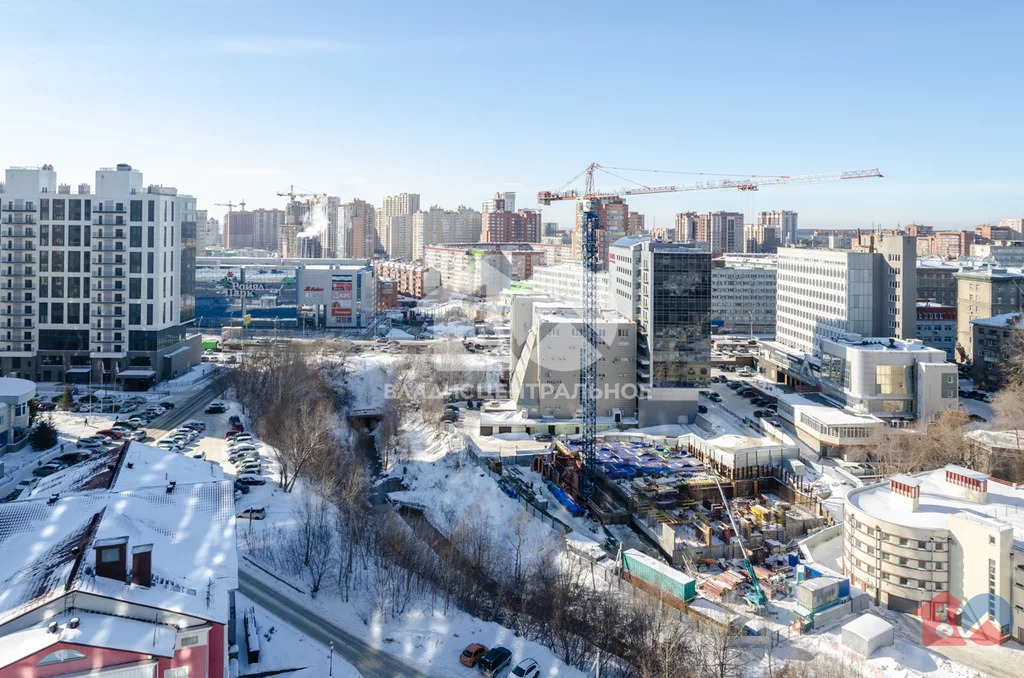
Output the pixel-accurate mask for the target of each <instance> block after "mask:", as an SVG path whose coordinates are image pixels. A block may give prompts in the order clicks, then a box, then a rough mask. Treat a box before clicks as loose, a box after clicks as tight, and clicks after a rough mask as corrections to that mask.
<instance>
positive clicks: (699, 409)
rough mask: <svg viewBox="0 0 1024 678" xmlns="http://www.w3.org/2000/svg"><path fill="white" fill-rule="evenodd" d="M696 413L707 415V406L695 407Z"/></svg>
mask: <svg viewBox="0 0 1024 678" xmlns="http://www.w3.org/2000/svg"><path fill="white" fill-rule="evenodd" d="M697 411H698V412H700V413H701V414H707V413H708V406H707V405H697Z"/></svg>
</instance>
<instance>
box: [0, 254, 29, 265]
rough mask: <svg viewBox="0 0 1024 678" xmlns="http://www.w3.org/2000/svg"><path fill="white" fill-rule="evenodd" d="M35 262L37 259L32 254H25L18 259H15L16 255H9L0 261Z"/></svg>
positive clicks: (11, 262)
mask: <svg viewBox="0 0 1024 678" xmlns="http://www.w3.org/2000/svg"><path fill="white" fill-rule="evenodd" d="M34 263H36V260H35V257H33V256H32V255H31V254H24V255H22V256H20V257H18V258H17V259H15V258H14V257H10V256H9V257H7V258H6V259H4V260H3V261H0V264H34Z"/></svg>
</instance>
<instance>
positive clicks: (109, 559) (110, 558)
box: [100, 548, 121, 563]
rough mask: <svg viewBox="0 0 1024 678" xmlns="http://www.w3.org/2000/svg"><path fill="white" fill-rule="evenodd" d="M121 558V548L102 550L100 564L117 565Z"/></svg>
mask: <svg viewBox="0 0 1024 678" xmlns="http://www.w3.org/2000/svg"><path fill="white" fill-rule="evenodd" d="M120 557H121V550H120V549H119V548H112V549H101V550H100V562H101V563H116V562H117V561H118V560H119V559H120Z"/></svg>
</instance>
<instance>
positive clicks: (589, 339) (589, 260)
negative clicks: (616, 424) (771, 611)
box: [279, 162, 882, 603]
mask: <svg viewBox="0 0 1024 678" xmlns="http://www.w3.org/2000/svg"><path fill="white" fill-rule="evenodd" d="M612 169H623V168H612ZM595 170H604V171H605V172H608V170H607V169H605V168H603V167H602V166H601V165H599V164H598V163H596V162H593V163H590V164H589V165H587V167H586V169H584V170H583V171H582V172H580V173H579V174H577V175H576V176H575V177H573V178H572V179H571V180H569V182H568V184H571V183H573V182H574V181H576V180H577V179H579V178H580V177H582V176H584V175H586V187H585V188H584V190H583V191H582V192H581V191H578V190H576V189H565V188H564V187H563V188H560V189H558V190H556V191H540V192H539V193H538V194H537V202H538V203H540V204H541V205H550V204H551V203H552V202H554V201H557V200H579V201H580V208H579V215H580V222H579V225H580V227H582V239H581V240H582V242H581V245H582V247H581V250H582V251H581V255H582V264H583V323H582V324H583V331H582V333H581V335H582V338H583V341H582V342H581V343H580V373H579V374H580V376H579V393H580V420H581V421H580V428H579V430H580V448H581V452H582V457H583V463H582V474H581V479H580V483H579V490H580V494H581V495H582V497H583V499H584V504H588V502H590V499H591V496H592V495H593V492H594V487H595V484H596V479H597V443H596V438H597V360H598V358H599V355H598V341H597V327H596V325H597V272H598V270H599V268H600V266H601V263H602V262H600V261H598V258H599V248H598V238H597V232H598V230H600V228H601V224H600V219H599V217H598V212H597V203H598V202H599V201H601V200H602V199H608V198H618V197H620V196H623V195H650V194H655V193H680V192H685V191H713V190H721V189H727V188H735V189H737V190H740V191H756V190H758V188H760V187H761V186H784V185H788V184H812V183H818V182H823V181H843V180H846V179H866V178H869V177H881V176H882V173H881V172H879V171H878V169H870V170H854V171H847V172H833V173H831V174H804V175H796V176H789V175H777V176H772V175H731V176H733V177H737V176H738V177H739V178H725V179H718V180H714V181H699V182H696V183H693V184H684V185H680V186H644V185H642V184H638V186H637V187H635V188H624V189H622V190H620V191H615V192H610V193H605V192H598V191H596V190H595V189H594V171H595ZM639 171H655V170H639ZM608 173H609V174H611V173H610V172H608ZM696 174H711V173H704V172H697V173H696ZM613 176H618V175H613ZM718 176H724V175H722V174H719V175H718ZM619 178H622V177H619ZM626 181H628V179H626ZM568 184H566V185H568ZM294 191H295V187H294V186H293V187H292V194H294ZM279 195H282V194H279ZM284 195H289V194H284ZM292 199H293V200H294V197H293V198H292ZM719 489H721V486H719ZM722 497H723V498H724V497H725V494H724V493H723V494H722ZM727 505H728V503H727ZM730 518H731V514H730ZM734 527H735V525H734ZM741 543H742V540H741ZM747 571H748V573H749V574H750V576H751V581H752V583H753V585H754V590H755V593H754V595H753V597H754V598H756V600H757V601H758V602H759V603H763V599H764V593H763V591H761V588H760V586H759V585H758V583H757V577H756V576H755V575H754V570H753V568H752V567H751V566H750V561H749V560H747Z"/></svg>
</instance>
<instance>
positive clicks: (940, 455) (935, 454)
mask: <svg viewBox="0 0 1024 678" xmlns="http://www.w3.org/2000/svg"><path fill="white" fill-rule="evenodd" d="M969 423H970V418H969V417H968V415H967V413H966V412H964V411H962V410H946V411H944V412H942V413H940V414H939V415H938V416H937V417H935V419H933V420H932V421H931V422H929V423H928V424H927V426H926V428H925V429H924V430H921V431H916V430H912V429H893V428H886V429H882V430H880V431H878V432H877V433H876V435H875V436H874V437H873V439H872V441H871V443H870V444H869V445H868V447H867V452H868V455H869V457H870V458H871V459H873V460H875V461H877V462H878V463H879V466H880V470H881V471H882V472H883V473H885V474H891V473H918V472H921V471H930V470H931V469H934V468H938V467H940V466H944V465H946V464H963V463H965V462H966V448H965V446H964V441H963V435H964V430H965V428H964V427H965V426H967V424H969Z"/></svg>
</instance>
